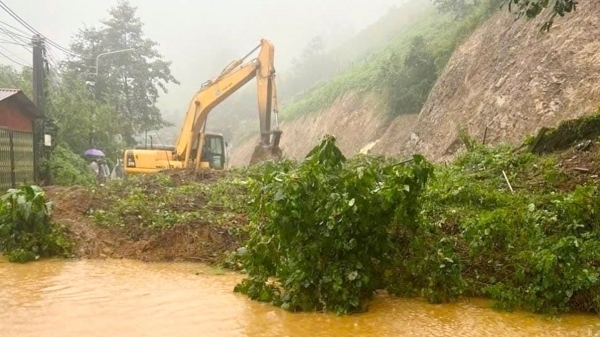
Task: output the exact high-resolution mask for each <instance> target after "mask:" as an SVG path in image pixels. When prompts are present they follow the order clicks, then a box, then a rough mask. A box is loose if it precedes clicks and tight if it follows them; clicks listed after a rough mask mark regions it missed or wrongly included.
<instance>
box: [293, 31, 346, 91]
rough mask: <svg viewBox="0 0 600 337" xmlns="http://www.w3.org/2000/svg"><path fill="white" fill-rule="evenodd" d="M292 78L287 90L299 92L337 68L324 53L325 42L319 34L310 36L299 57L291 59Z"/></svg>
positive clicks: (329, 74)
mask: <svg viewBox="0 0 600 337" xmlns="http://www.w3.org/2000/svg"><path fill="white" fill-rule="evenodd" d="M293 66H294V69H293V80H292V81H290V83H289V88H288V90H289V91H291V92H299V91H301V90H303V89H307V88H310V87H311V86H312V85H314V84H315V83H316V82H318V81H319V80H322V79H326V78H327V77H329V76H331V75H332V74H333V73H334V72H335V71H336V70H337V64H336V62H335V60H333V59H332V58H331V56H329V55H327V54H326V53H325V42H324V40H323V38H322V37H321V36H315V37H314V38H312V39H311V40H310V41H309V42H308V44H307V45H306V47H305V48H304V50H303V52H302V54H301V55H300V57H298V58H295V59H294V60H293Z"/></svg>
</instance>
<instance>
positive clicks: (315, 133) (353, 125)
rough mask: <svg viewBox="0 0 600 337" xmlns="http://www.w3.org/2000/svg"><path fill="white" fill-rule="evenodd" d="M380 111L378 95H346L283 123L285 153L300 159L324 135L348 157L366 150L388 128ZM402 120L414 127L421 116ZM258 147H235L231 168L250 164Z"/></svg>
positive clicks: (254, 140) (254, 141)
mask: <svg viewBox="0 0 600 337" xmlns="http://www.w3.org/2000/svg"><path fill="white" fill-rule="evenodd" d="M381 110H382V107H381V101H380V100H379V99H378V97H377V96H376V95H375V94H371V95H367V96H365V97H359V96H358V95H356V94H355V93H352V92H350V93H347V94H346V95H344V96H342V97H340V98H339V99H338V100H336V101H335V103H334V104H333V105H332V106H330V107H329V108H328V109H326V110H324V111H322V112H321V113H319V114H309V115H307V116H305V117H301V118H299V119H297V120H294V121H291V122H288V123H281V125H280V128H281V129H282V130H283V135H282V137H281V149H282V150H283V154H284V156H286V157H288V158H295V159H301V158H303V157H304V156H306V154H307V153H308V152H309V151H310V149H312V148H313V147H314V146H315V145H317V143H318V142H319V140H320V139H321V137H323V136H324V135H325V134H330V135H334V136H335V137H336V138H337V145H338V146H339V148H340V149H341V150H342V152H343V153H344V155H346V156H352V155H354V154H356V153H359V152H360V151H361V150H363V152H364V151H367V150H368V149H369V148H370V147H372V146H373V142H375V141H377V140H378V139H379V138H380V137H381V135H382V134H383V132H384V131H385V129H386V128H387V123H386V119H385V116H384V114H383V113H382V112H380V111H381ZM403 117H404V118H403V120H404V121H405V123H407V124H409V125H410V126H411V128H412V125H413V122H414V121H415V120H416V119H417V117H418V116H417V115H412V116H403ZM411 128H407V130H410V129H411ZM400 138H402V137H400ZM256 144H258V137H254V138H252V139H250V140H248V141H247V142H245V143H244V144H241V145H239V146H238V147H236V148H235V149H234V151H233V153H232V155H231V159H230V164H231V166H245V165H248V163H249V162H250V157H251V156H252V151H253V150H254V146H255V145H256Z"/></svg>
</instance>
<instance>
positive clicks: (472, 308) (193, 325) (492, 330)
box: [0, 260, 600, 337]
mask: <svg viewBox="0 0 600 337" xmlns="http://www.w3.org/2000/svg"><path fill="white" fill-rule="evenodd" d="M241 277H242V276H241V275H239V274H234V273H230V272H220V271H217V270H215V269H211V268H209V267H206V266H203V265H198V264H188V263H153V264H149V263H142V262H138V261H129V260H95V261H54V260H51V261H41V262H35V263H29V264H25V265H20V264H13V263H8V262H5V260H0V336H2V337H17V336H18V337H28V336H35V337H43V336H60V337H70V336H77V337H80V336H86V337H92V336H147V337H151V336H160V337H165V336H310V337H317V336H336V337H344V336H600V317H598V316H596V315H566V316H561V317H560V318H558V319H547V318H544V317H542V316H538V315H533V314H529V313H523V312H517V313H503V312H496V311H494V310H492V309H490V308H489V305H490V302H489V301H486V300H479V299H478V300H465V301H461V302H459V303H453V304H443V305H432V304H428V303H426V302H424V301H421V300H417V299H402V298H395V297H388V296H385V295H381V296H379V297H377V298H376V299H375V301H374V302H373V303H372V305H371V307H370V310H369V312H367V313H365V314H360V315H351V316H343V317H338V316H335V315H333V314H319V313H301V314H298V313H290V312H286V311H283V310H281V309H278V308H276V307H273V306H270V305H267V304H263V303H258V302H254V301H251V300H249V299H247V298H246V297H244V296H243V295H239V294H235V293H233V292H232V289H233V287H234V285H235V284H236V283H237V282H238V281H239V280H240V279H241Z"/></svg>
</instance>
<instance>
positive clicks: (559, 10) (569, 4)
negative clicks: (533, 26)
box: [506, 0, 577, 31]
mask: <svg viewBox="0 0 600 337" xmlns="http://www.w3.org/2000/svg"><path fill="white" fill-rule="evenodd" d="M506 2H508V10H509V11H512V8H513V6H515V7H516V9H517V18H520V17H522V16H525V17H526V18H527V19H533V18H535V17H537V16H538V15H539V14H540V13H541V12H542V11H544V10H545V9H548V8H549V6H551V8H552V10H551V12H550V15H549V16H548V18H547V19H546V21H545V22H544V24H543V25H542V28H541V29H542V30H544V31H549V30H550V27H551V26H552V24H553V23H554V18H556V16H557V15H559V16H561V17H562V16H564V15H565V14H566V13H571V12H573V11H575V9H576V5H577V1H576V0H506Z"/></svg>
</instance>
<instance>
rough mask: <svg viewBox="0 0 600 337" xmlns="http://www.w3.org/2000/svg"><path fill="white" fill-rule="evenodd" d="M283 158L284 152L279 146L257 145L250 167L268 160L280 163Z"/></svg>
mask: <svg viewBox="0 0 600 337" xmlns="http://www.w3.org/2000/svg"><path fill="white" fill-rule="evenodd" d="M281 157H282V151H281V149H280V148H279V146H262V145H257V146H256V147H255V148H254V153H252V158H251V159H250V165H254V164H257V163H260V162H263V161H267V160H274V161H278V160H280V159H281Z"/></svg>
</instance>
